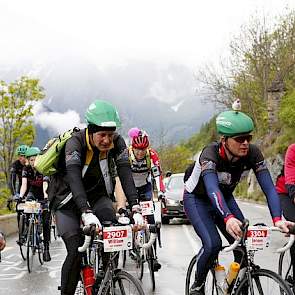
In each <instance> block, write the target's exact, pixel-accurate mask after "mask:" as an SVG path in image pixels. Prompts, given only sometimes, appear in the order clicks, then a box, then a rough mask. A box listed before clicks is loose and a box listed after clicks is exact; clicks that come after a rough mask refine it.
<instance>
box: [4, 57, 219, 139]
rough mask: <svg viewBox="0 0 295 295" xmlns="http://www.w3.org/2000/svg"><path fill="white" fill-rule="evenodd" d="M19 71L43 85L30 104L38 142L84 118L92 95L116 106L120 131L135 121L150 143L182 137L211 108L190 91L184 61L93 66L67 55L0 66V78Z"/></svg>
mask: <svg viewBox="0 0 295 295" xmlns="http://www.w3.org/2000/svg"><path fill="white" fill-rule="evenodd" d="M21 75H30V76H32V77H36V78H39V79H40V80H41V85H42V86H43V87H44V88H45V94H46V98H45V99H44V100H43V102H42V105H38V106H36V108H35V123H36V124H37V144H38V145H43V144H44V142H46V140H47V138H48V137H49V136H52V135H54V134H56V133H58V132H61V131H62V130H66V129H68V128H70V126H75V125H79V124H81V123H84V112H85V110H86V108H87V106H88V105H89V104H90V103H91V102H92V101H93V100H94V99H105V100H109V101H110V102H112V103H113V104H114V105H116V106H117V108H118V110H119V114H120V116H121V119H122V123H123V127H122V128H121V131H120V132H121V133H122V134H123V135H126V134H127V131H128V129H129V128H131V127H134V126H138V127H139V128H143V129H145V130H146V131H147V132H148V133H149V134H150V135H151V136H152V142H153V143H154V144H155V145H157V144H159V143H163V142H165V143H177V142H179V141H180V140H182V139H185V138H188V137H189V136H190V135H192V134H193V133H195V132H197V130H198V129H199V128H200V126H201V125H202V123H204V122H206V121H207V120H208V119H209V118H210V117H211V116H212V114H213V112H214V108H213V106H212V105H209V104H206V105H204V104H202V103H201V97H199V96H197V95H196V93H195V89H196V87H197V81H196V80H195V79H194V73H193V71H192V70H191V69H189V68H188V67H186V66H184V65H178V64H158V63H156V62H155V63H152V62H144V61H136V60H134V61H130V62H128V63H124V64H118V65H113V66H107V67H99V66H97V65H95V64H93V63H90V62H89V61H87V59H85V58H80V57H77V56H67V57H63V58H60V59H59V60H57V59H55V60H51V61H46V62H40V61H39V62H36V63H34V64H32V63H30V62H27V63H23V64H21V65H20V64H18V65H10V66H9V67H8V66H5V65H3V66H1V68H0V79H2V80H5V81H11V80H15V79H16V78H18V77H19V76H21ZM79 121H80V122H79Z"/></svg>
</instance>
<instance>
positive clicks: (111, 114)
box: [85, 100, 121, 128]
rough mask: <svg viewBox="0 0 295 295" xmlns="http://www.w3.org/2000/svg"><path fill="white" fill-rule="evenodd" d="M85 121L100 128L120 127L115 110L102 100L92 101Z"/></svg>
mask: <svg viewBox="0 0 295 295" xmlns="http://www.w3.org/2000/svg"><path fill="white" fill-rule="evenodd" d="M85 119H86V122H87V123H88V124H93V125H96V126H100V127H115V128H117V127H120V126H121V121H120V118H119V114H118V111H117V110H116V108H115V107H114V106H113V105H112V104H110V103H109V102H106V101H104V100H96V101H94V102H93V103H92V104H91V105H90V106H89V107H88V109H87V111H86V114H85Z"/></svg>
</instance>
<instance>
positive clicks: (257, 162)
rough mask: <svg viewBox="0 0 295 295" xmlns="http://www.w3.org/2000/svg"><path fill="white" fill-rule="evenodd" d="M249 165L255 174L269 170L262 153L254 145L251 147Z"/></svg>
mask: <svg viewBox="0 0 295 295" xmlns="http://www.w3.org/2000/svg"><path fill="white" fill-rule="evenodd" d="M249 163H250V166H251V167H250V168H252V169H253V171H254V173H255V174H256V173H257V172H259V171H263V170H268V169H267V166H266V162H265V160H264V157H263V154H262V152H261V151H260V149H259V148H258V147H257V146H256V145H254V144H250V146H249Z"/></svg>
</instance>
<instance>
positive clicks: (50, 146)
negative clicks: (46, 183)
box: [34, 127, 80, 176]
mask: <svg viewBox="0 0 295 295" xmlns="http://www.w3.org/2000/svg"><path fill="white" fill-rule="evenodd" d="M79 130H80V129H79V128H77V127H75V128H73V129H70V130H68V131H66V132H65V133H63V134H61V135H59V136H58V137H54V138H52V139H50V140H49V141H48V142H47V144H46V145H45V147H44V148H43V149H42V151H41V153H40V154H39V155H38V156H37V157H36V159H35V163H34V167H35V169H36V170H37V171H38V172H40V173H41V174H43V175H46V176H50V175H53V174H55V173H57V172H58V163H59V156H60V154H61V151H62V150H63V148H64V146H65V144H66V142H67V140H68V139H69V138H70V137H72V134H73V133H74V132H77V131H79Z"/></svg>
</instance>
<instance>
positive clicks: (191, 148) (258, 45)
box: [160, 11, 295, 193]
mask: <svg viewBox="0 0 295 295" xmlns="http://www.w3.org/2000/svg"><path fill="white" fill-rule="evenodd" d="M270 23H271V24H270ZM224 60H225V59H224ZM224 60H223V63H222V64H220V66H219V67H218V68H213V67H211V66H208V65H207V66H205V67H204V68H203V69H202V70H200V71H199V73H198V77H199V78H198V79H199V81H201V82H202V85H203V87H204V89H205V90H206V93H210V95H209V96H207V97H205V98H204V101H205V102H206V101H210V102H214V103H215V104H216V107H217V108H219V109H220V110H225V109H229V108H230V107H231V104H232V102H233V101H234V100H235V99H236V98H239V99H240V100H241V103H242V111H244V112H245V113H247V114H248V115H250V116H251V117H252V118H253V120H254V122H255V132H254V142H255V143H256V144H258V145H259V146H260V148H261V149H262V151H263V153H264V155H265V157H275V156H276V155H277V154H278V153H279V154H283V153H284V152H285V150H286V148H287V146H288V145H289V144H290V143H292V142H295V13H294V11H288V12H287V13H286V14H285V15H282V16H279V17H278V18H277V19H276V20H273V19H271V20H268V19H267V18H263V19H258V18H256V19H252V20H251V21H250V22H249V23H248V24H247V25H245V26H243V27H242V28H241V31H240V34H239V35H238V36H235V37H234V38H233V40H232V42H231V44H230V58H229V59H228V60H227V62H224ZM217 138H218V136H217V134H216V132H215V117H214V118H212V119H211V120H210V121H209V122H207V123H204V124H203V126H202V128H201V129H200V131H199V132H198V133H196V134H195V135H193V136H192V137H191V138H190V139H189V140H187V141H185V142H182V143H180V144H179V145H178V146H177V147H175V146H174V147H168V148H167V147H166V148H162V149H161V152H160V155H161V157H166V158H167V155H166V156H165V154H168V155H170V156H169V158H170V159H171V162H169V161H165V162H163V170H164V171H166V170H172V171H173V172H181V171H183V168H184V165H183V163H184V162H185V161H192V157H193V155H195V154H196V153H197V152H198V151H199V150H201V149H202V148H203V147H204V146H205V145H206V144H207V143H209V142H211V141H213V140H216V139H217ZM179 151H181V152H182V153H183V154H185V155H187V159H183V157H179V158H178V157H176V156H173V153H174V152H179ZM172 160H173V164H172ZM172 167H176V168H175V170H174V169H172ZM241 187H242V189H241ZM246 187H247V186H246V185H244V184H242V185H241V186H240V187H239V188H238V189H240V192H242V193H244V192H245V189H246Z"/></svg>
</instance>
